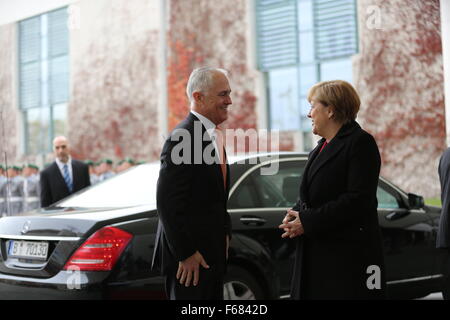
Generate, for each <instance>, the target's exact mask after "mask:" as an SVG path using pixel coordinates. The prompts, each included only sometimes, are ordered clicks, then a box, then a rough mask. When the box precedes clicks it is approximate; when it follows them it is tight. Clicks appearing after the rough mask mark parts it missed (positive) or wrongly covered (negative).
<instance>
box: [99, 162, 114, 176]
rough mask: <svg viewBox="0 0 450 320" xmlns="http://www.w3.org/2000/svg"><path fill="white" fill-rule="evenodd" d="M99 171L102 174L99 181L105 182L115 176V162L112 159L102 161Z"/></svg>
mask: <svg viewBox="0 0 450 320" xmlns="http://www.w3.org/2000/svg"><path fill="white" fill-rule="evenodd" d="M99 170H100V172H101V174H100V175H99V177H98V180H99V181H105V180H107V179H109V178H111V177H112V176H114V175H115V173H114V171H113V162H112V160H111V159H103V160H101V161H100V168H99Z"/></svg>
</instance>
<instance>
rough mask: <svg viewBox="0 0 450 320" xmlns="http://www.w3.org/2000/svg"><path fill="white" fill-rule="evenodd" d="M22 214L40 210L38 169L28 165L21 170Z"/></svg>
mask: <svg viewBox="0 0 450 320" xmlns="http://www.w3.org/2000/svg"><path fill="white" fill-rule="evenodd" d="M23 176H24V183H23V190H24V196H25V201H24V210H23V211H24V212H26V211H31V210H34V209H37V208H40V206H41V201H40V185H39V167H38V166H36V165H34V164H28V165H26V166H25V168H24V170H23Z"/></svg>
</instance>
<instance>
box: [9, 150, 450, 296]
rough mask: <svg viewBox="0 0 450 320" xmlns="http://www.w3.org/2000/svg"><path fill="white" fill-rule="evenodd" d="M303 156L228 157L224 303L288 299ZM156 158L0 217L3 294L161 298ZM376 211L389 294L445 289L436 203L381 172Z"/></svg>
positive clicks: (444, 256)
mask: <svg viewBox="0 0 450 320" xmlns="http://www.w3.org/2000/svg"><path fill="white" fill-rule="evenodd" d="M306 160H307V155H306V154H303V153H279V154H265V155H255V156H246V157H240V158H230V159H229V161H230V166H231V167H230V172H231V186H232V187H231V190H230V198H229V205H228V208H229V213H230V215H231V218H232V225H233V238H232V241H231V244H230V253H229V265H228V271H227V275H226V282H225V285H224V294H225V297H226V299H278V298H288V297H289V288H290V281H291V275H292V267H293V258H294V247H295V244H294V241H292V240H289V239H282V238H281V233H282V232H281V230H280V229H278V225H279V224H280V223H281V220H282V219H283V217H284V215H285V212H286V209H288V208H291V207H292V206H293V204H294V203H295V202H296V200H297V196H298V189H299V184H300V178H301V175H302V172H303V169H304V167H305V164H306ZM158 174H159V163H153V164H143V165H139V166H137V167H134V168H131V169H129V170H128V171H126V172H124V173H121V174H119V175H117V176H115V177H113V178H111V179H109V180H106V181H104V182H102V183H100V184H97V185H94V186H92V187H90V188H88V189H85V190H82V191H80V192H78V193H76V194H74V195H72V196H70V197H68V198H66V199H64V200H62V201H60V202H58V203H56V204H54V205H53V206H51V207H48V208H45V209H41V210H37V211H33V212H29V213H26V214H23V215H20V216H15V217H4V218H0V299H164V298H165V293H164V281H163V278H162V277H161V276H160V275H159V273H157V272H155V271H152V270H151V259H152V254H153V248H154V241H155V233H156V228H157V224H158V217H157V212H156V181H157V179H158ZM377 197H378V215H379V223H380V226H381V228H382V235H383V241H384V252H385V261H386V268H387V281H388V290H389V296H390V298H391V299H409V298H416V297H421V296H425V295H428V294H429V293H432V292H438V291H442V292H444V297H448V294H449V290H450V286H449V281H448V277H449V273H450V265H449V259H448V254H447V252H446V251H441V250H438V249H436V248H435V237H436V230H437V224H438V221H439V215H440V208H437V207H431V206H426V205H424V201H423V198H422V197H420V196H417V195H414V194H407V193H405V192H404V191H402V190H401V189H399V188H398V187H396V186H394V185H393V184H392V183H390V182H389V181H387V180H385V179H383V178H380V181H379V185H378V191H377Z"/></svg>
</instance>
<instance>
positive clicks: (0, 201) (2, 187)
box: [0, 164, 6, 218]
mask: <svg viewBox="0 0 450 320" xmlns="http://www.w3.org/2000/svg"><path fill="white" fill-rule="evenodd" d="M5 213H6V177H5V167H3V165H2V164H0V218H1V217H2V216H3V215H4V214H5Z"/></svg>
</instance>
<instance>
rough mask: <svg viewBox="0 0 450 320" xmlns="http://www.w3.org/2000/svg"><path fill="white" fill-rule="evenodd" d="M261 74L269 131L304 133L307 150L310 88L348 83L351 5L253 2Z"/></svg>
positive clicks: (326, 0)
mask: <svg viewBox="0 0 450 320" xmlns="http://www.w3.org/2000/svg"><path fill="white" fill-rule="evenodd" d="M256 17H257V44H258V45H257V50H258V64H259V69H260V70H261V71H263V72H265V73H266V79H267V81H266V83H267V88H268V90H267V92H268V95H269V97H268V101H269V119H270V120H269V127H270V128H271V129H276V130H298V131H301V132H302V133H303V140H304V141H305V143H304V146H303V147H304V149H305V150H308V149H310V148H311V144H310V143H307V142H308V141H310V140H311V133H310V131H311V122H310V120H309V119H308V118H307V115H308V112H309V103H308V101H306V97H307V93H308V89H309V88H310V87H311V86H312V85H313V84H315V83H316V82H318V81H323V80H334V79H342V80H346V81H349V82H352V67H351V56H352V55H353V54H354V53H356V52H357V34H356V6H355V0H256Z"/></svg>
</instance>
